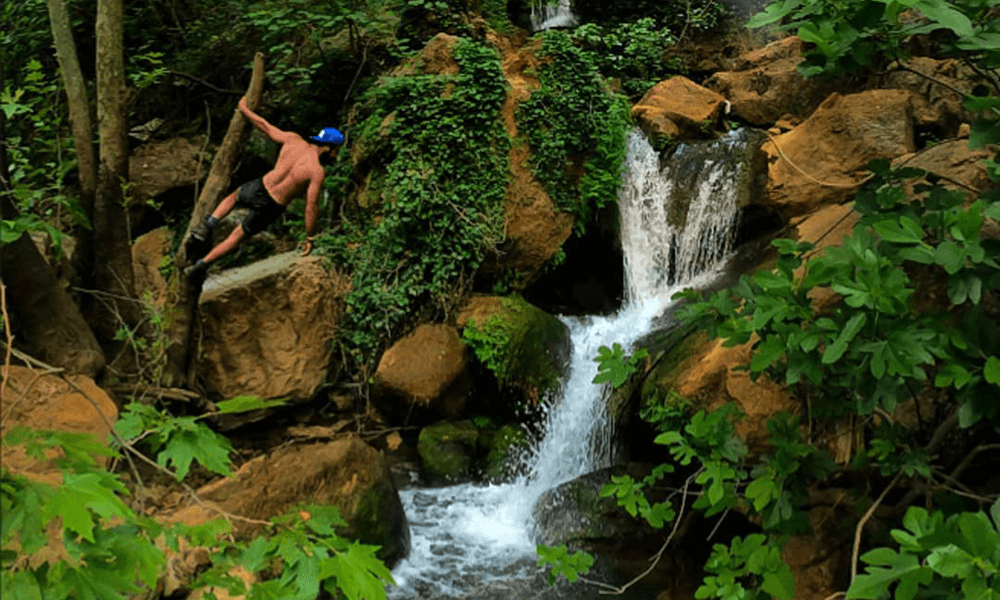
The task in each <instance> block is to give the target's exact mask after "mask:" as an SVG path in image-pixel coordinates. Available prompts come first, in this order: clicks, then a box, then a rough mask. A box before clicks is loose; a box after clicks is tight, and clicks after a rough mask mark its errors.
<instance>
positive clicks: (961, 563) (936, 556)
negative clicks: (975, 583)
mask: <svg viewBox="0 0 1000 600" xmlns="http://www.w3.org/2000/svg"><path fill="white" fill-rule="evenodd" d="M927 566H929V567H930V568H932V569H934V571H935V572H936V573H937V574H939V575H942V576H944V577H962V578H965V577H968V576H969V575H971V574H972V572H973V569H974V568H975V565H974V564H973V559H972V556H971V555H969V553H968V552H966V551H965V550H962V549H961V548H959V547H958V546H956V545H955V544H948V545H947V546H943V547H940V548H935V549H934V550H932V551H931V553H930V555H928V557H927Z"/></svg>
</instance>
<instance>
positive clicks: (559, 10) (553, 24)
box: [531, 0, 577, 31]
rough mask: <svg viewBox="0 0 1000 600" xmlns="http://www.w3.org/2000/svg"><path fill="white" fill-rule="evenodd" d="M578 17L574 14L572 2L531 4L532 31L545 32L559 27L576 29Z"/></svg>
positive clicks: (548, 0)
mask: <svg viewBox="0 0 1000 600" xmlns="http://www.w3.org/2000/svg"><path fill="white" fill-rule="evenodd" d="M576 24H577V20H576V15H575V14H573V3H572V2H571V0H558V2H551V1H550V0H534V1H533V2H532V3H531V29H532V31H544V30H546V29H555V28H557V27H575V26H576Z"/></svg>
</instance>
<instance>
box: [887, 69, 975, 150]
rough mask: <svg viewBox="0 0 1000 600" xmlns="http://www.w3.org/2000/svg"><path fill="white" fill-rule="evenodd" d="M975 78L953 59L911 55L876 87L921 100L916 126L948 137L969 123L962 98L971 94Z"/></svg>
mask: <svg viewBox="0 0 1000 600" xmlns="http://www.w3.org/2000/svg"><path fill="white" fill-rule="evenodd" d="M976 79H978V76H977V74H976V73H975V72H973V71H972V69H971V68H969V67H968V66H966V65H963V64H962V63H961V62H959V61H957V60H954V59H948V60H936V59H933V58H929V57H926V56H915V57H913V58H911V59H909V60H907V61H906V62H905V63H903V66H902V68H900V69H898V70H892V71H890V72H889V73H887V74H886V75H884V76H883V77H881V78H880V81H879V82H878V84H879V87H880V88H885V89H897V90H908V91H911V92H913V93H914V94H915V95H916V96H918V97H919V98H921V99H922V100H923V102H922V103H921V105H920V110H919V111H917V112H916V117H917V121H918V123H919V124H920V125H922V126H924V127H926V128H928V129H930V130H931V131H933V132H934V133H935V135H936V137H940V138H949V137H953V136H956V135H958V131H959V127H960V126H961V124H962V123H966V122H969V121H970V120H971V117H972V115H971V114H969V113H968V112H967V111H966V110H965V109H964V108H962V98H963V95H964V94H969V93H971V92H972V89H973V87H974V85H975V81H976ZM959 91H960V92H962V93H959Z"/></svg>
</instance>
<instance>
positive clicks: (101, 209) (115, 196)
mask: <svg viewBox="0 0 1000 600" xmlns="http://www.w3.org/2000/svg"><path fill="white" fill-rule="evenodd" d="M122 10H123V0H98V2H97V21H96V24H95V27H94V28H95V30H96V41H97V124H98V139H99V141H100V156H99V158H100V163H99V165H98V171H97V190H96V194H95V197H94V214H93V227H94V285H95V287H96V288H97V290H98V293H99V294H100V298H97V299H96V300H97V301H96V302H95V303H94V305H95V307H96V308H97V309H98V310H96V311H94V312H95V325H96V329H97V333H98V336H99V337H100V338H101V339H102V341H105V342H107V341H110V340H113V339H114V337H115V333H116V332H117V331H118V329H119V328H121V327H122V326H128V327H132V326H134V325H136V324H137V323H138V322H139V321H140V319H141V310H139V305H138V304H137V303H136V302H135V291H134V285H133V274H132V249H131V240H130V236H129V227H128V217H127V214H126V211H125V200H124V198H125V197H124V193H123V191H122V185H123V184H124V183H125V182H126V180H127V177H128V137H127V136H128V130H127V128H126V125H125V61H124V57H123V54H122V37H123V20H122Z"/></svg>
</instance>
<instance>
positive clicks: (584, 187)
mask: <svg viewBox="0 0 1000 600" xmlns="http://www.w3.org/2000/svg"><path fill="white" fill-rule="evenodd" d="M542 35H543V43H542V48H541V51H540V52H539V58H540V59H541V61H542V62H541V65H540V67H539V69H538V78H539V81H540V83H541V88H540V89H538V90H535V91H534V92H532V94H531V97H530V98H528V99H527V100H525V101H524V102H521V104H520V105H518V108H517V115H516V117H517V123H518V125H517V127H518V130H519V131H523V132H525V135H526V136H527V138H528V143H529V145H530V147H531V165H532V168H533V169H534V173H535V176H536V177H537V178H538V180H539V181H540V182H541V183H542V185H543V186H545V190H546V191H547V192H548V193H549V195H550V196H551V197H552V199H553V201H554V202H555V204H556V207H557V208H558V209H559V210H562V211H567V212H572V213H573V214H574V215H575V217H576V221H575V224H574V231H575V232H576V233H577V234H581V233H583V231H584V230H585V229H586V228H587V226H588V225H589V224H590V222H591V220H592V219H593V218H594V215H595V214H596V211H597V210H598V209H600V208H602V207H604V206H606V205H608V204H611V203H613V202H616V201H617V198H618V188H619V187H620V186H621V173H622V169H623V168H624V167H623V165H624V158H625V138H626V136H627V134H628V130H629V127H630V125H631V114H630V107H629V104H628V100H627V99H626V98H625V97H624V96H621V95H616V94H612V93H611V92H610V91H609V89H608V87H607V85H606V83H605V82H604V80H603V79H602V78H601V76H600V74H599V73H598V70H597V66H596V65H595V64H594V60H593V58H592V57H590V56H589V55H588V54H586V53H584V52H583V51H582V50H580V49H579V48H577V47H576V46H574V45H573V42H572V41H571V40H570V37H569V35H568V34H567V33H565V32H563V31H551V32H546V33H544V34H542Z"/></svg>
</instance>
